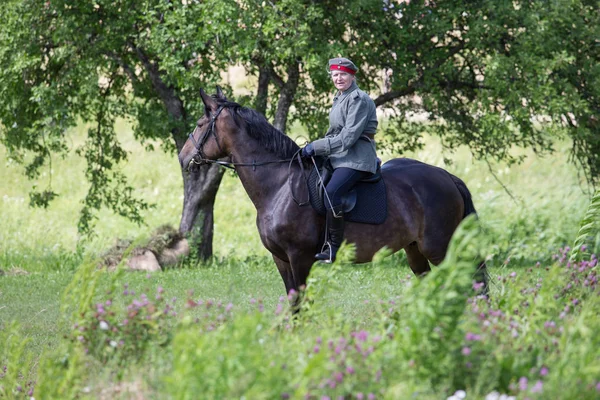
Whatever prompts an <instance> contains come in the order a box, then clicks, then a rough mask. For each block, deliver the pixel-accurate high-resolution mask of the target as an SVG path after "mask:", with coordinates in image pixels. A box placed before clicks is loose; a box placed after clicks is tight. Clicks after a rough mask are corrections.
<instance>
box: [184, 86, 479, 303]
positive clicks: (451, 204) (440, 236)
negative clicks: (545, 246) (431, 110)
mask: <svg viewBox="0 0 600 400" xmlns="http://www.w3.org/2000/svg"><path fill="white" fill-rule="evenodd" d="M200 95H201V96H202V101H203V103H204V115H203V116H202V117H201V118H200V119H199V120H198V121H197V124H196V127H195V129H194V130H193V132H192V133H190V134H189V138H188V140H187V141H186V143H185V144H184V146H183V148H182V149H181V152H180V153H179V162H180V164H181V167H182V168H183V169H184V170H186V169H187V170H189V171H193V170H194V168H199V167H200V166H201V165H204V164H207V163H219V164H222V165H229V166H233V167H234V168H235V169H236V171H237V174H238V176H239V179H240V181H241V183H242V185H243V187H244V189H245V190H246V192H247V194H248V196H249V197H250V199H251V201H252V203H253V204H254V206H255V207H256V211H257V217H256V225H257V227H258V232H259V235H260V239H261V241H262V244H263V245H264V246H265V248H266V249H267V250H268V251H269V252H270V253H271V254H272V257H273V260H274V261H275V264H276V265H277V269H278V270H279V273H280V274H281V278H282V279H283V282H284V285H285V289H286V293H290V292H292V291H293V292H292V293H298V292H299V290H300V289H301V288H302V287H303V286H304V285H305V284H306V281H307V278H308V275H309V272H310V270H311V268H312V266H313V264H314V262H315V258H314V256H315V253H317V252H318V251H319V249H320V248H321V247H320V246H321V244H322V239H323V235H322V232H323V230H324V226H325V218H324V217H322V216H320V215H318V214H317V212H316V211H315V210H314V209H313V208H312V207H310V206H305V204H306V202H302V201H299V200H298V199H299V198H306V197H307V196H308V187H307V185H306V170H307V169H308V168H310V167H311V165H310V163H309V162H310V160H304V159H301V158H300V157H299V156H298V154H299V150H300V148H299V146H298V145H297V144H296V143H295V142H294V141H293V140H292V139H291V138H289V137H288V136H286V135H285V134H283V133H282V132H280V131H278V130H277V129H275V127H273V126H272V125H271V124H270V123H269V122H268V121H267V120H266V118H265V117H264V116H263V115H261V114H260V113H258V112H256V111H254V110H252V109H250V108H246V107H243V106H241V105H239V104H237V103H235V102H232V101H229V100H228V99H227V98H226V97H225V96H224V95H223V92H222V91H221V89H220V88H218V87H217V93H216V94H215V95H212V96H210V95H208V94H206V93H205V92H204V90H202V89H201V90H200ZM223 159H228V160H230V161H223ZM381 174H382V178H383V179H384V181H385V185H386V195H387V203H388V204H387V205H388V210H387V216H386V219H385V221H384V222H383V223H382V224H379V225H372V224H361V223H352V222H347V223H346V229H345V240H346V241H347V242H349V243H354V244H355V246H356V254H355V259H354V262H356V263H365V262H369V261H371V260H372V258H373V256H374V255H375V253H376V252H377V251H379V250H380V249H382V248H384V247H387V248H388V249H390V250H392V252H396V251H399V250H400V249H404V251H405V252H406V256H407V260H408V265H409V266H410V268H411V270H412V272H413V273H414V274H415V275H417V276H423V275H425V274H426V273H427V272H429V271H430V269H431V267H430V263H431V264H433V265H438V264H440V263H441V262H442V261H443V260H444V257H445V255H446V251H447V248H448V244H449V242H450V238H451V237H452V234H453V233H454V231H455V230H456V228H457V227H458V225H459V223H460V222H461V221H462V220H463V219H464V218H465V217H466V216H468V215H469V214H473V213H475V207H474V205H473V201H472V198H471V194H470V192H469V190H468V188H467V186H466V185H465V183H464V182H463V181H462V180H461V179H459V178H457V177H456V176H454V175H452V174H450V173H449V172H447V171H446V170H444V169H442V168H439V167H435V166H431V165H428V164H425V163H422V162H419V161H415V160H411V159H406V158H398V159H392V160H390V161H388V162H386V163H385V164H384V165H383V166H382V168H381ZM478 269H479V271H480V272H483V276H484V277H485V263H481V264H480V265H479V267H478ZM474 270H475V268H474ZM474 272H475V271H474ZM483 283H484V287H485V289H486V290H487V283H486V280H485V279H483Z"/></svg>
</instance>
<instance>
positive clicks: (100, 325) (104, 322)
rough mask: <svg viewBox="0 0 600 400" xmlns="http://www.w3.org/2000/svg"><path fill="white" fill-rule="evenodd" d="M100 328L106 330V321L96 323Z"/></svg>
mask: <svg viewBox="0 0 600 400" xmlns="http://www.w3.org/2000/svg"><path fill="white" fill-rule="evenodd" d="M98 326H99V328H100V329H102V330H103V331H106V330H108V323H106V321H100V324H99V325H98Z"/></svg>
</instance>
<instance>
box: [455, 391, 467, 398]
mask: <svg viewBox="0 0 600 400" xmlns="http://www.w3.org/2000/svg"><path fill="white" fill-rule="evenodd" d="M454 397H457V398H459V399H464V398H465V397H467V392H465V391H464V390H457V391H456V392H455V393H454Z"/></svg>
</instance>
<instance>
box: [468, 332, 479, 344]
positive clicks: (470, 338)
mask: <svg viewBox="0 0 600 400" xmlns="http://www.w3.org/2000/svg"><path fill="white" fill-rule="evenodd" d="M465 339H466V340H467V341H474V342H476V341H479V340H481V336H480V335H476V334H475V333H471V332H467V334H466V335H465Z"/></svg>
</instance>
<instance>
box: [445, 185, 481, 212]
mask: <svg viewBox="0 0 600 400" xmlns="http://www.w3.org/2000/svg"><path fill="white" fill-rule="evenodd" d="M450 176H451V177H452V181H453V182H454V184H455V185H456V188H457V189H458V191H459V192H460V195H461V197H462V198H463V202H464V204H465V213H464V215H463V218H466V217H467V215H471V214H475V215H477V211H475V205H473V199H472V198H471V192H469V189H468V188H467V185H465V183H464V182H463V181H462V179H460V178H458V177H456V176H454V175H452V174H450Z"/></svg>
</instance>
